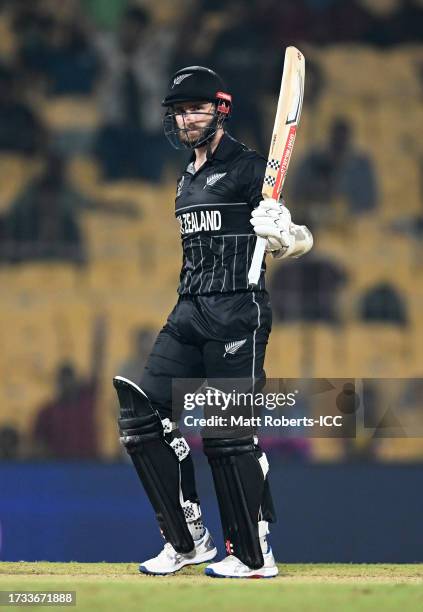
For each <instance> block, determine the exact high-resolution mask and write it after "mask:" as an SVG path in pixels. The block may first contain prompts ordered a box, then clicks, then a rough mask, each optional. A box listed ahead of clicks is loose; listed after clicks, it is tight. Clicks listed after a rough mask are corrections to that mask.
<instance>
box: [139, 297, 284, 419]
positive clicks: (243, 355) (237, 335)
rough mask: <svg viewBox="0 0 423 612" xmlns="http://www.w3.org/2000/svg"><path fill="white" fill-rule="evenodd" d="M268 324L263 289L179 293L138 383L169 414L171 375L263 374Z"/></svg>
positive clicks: (162, 413) (260, 377)
mask: <svg viewBox="0 0 423 612" xmlns="http://www.w3.org/2000/svg"><path fill="white" fill-rule="evenodd" d="M271 326H272V313H271V309H270V304H269V297H268V294H267V292H265V291H258V292H253V291H246V292H236V293H223V294H211V295H202V296H181V297H180V298H179V300H178V303H177V304H176V306H175V308H174V309H173V310H172V312H171V314H170V315H169V317H168V319H167V322H166V324H165V326H164V327H163V329H162V330H161V331H160V333H159V335H158V337H157V339H156V342H155V344H154V346H153V349H152V351H151V354H150V356H149V358H148V360H147V364H146V367H145V370H144V373H143V375H142V378H141V382H140V386H141V388H142V389H143V391H145V393H146V394H147V395H148V397H149V399H150V401H151V403H152V404H153V406H154V408H155V409H156V410H157V411H158V413H159V414H160V417H161V418H162V419H164V418H170V419H171V420H172V379H174V378H197V379H205V378H208V379H210V378H218V379H220V378H243V379H248V378H250V377H251V379H252V380H253V379H254V380H256V381H257V380H263V379H265V373H264V369H263V365H264V357H265V352H266V345H267V342H268V338H269V334H270V331H271Z"/></svg>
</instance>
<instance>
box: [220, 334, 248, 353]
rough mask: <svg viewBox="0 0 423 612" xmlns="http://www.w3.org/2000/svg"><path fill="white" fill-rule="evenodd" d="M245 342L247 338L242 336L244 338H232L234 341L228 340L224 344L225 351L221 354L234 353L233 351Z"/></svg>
mask: <svg viewBox="0 0 423 612" xmlns="http://www.w3.org/2000/svg"><path fill="white" fill-rule="evenodd" d="M246 342H247V338H244V340H234V342H228V343H227V344H225V352H224V354H223V356H224V357H226V355H235V353H236V352H237V351H238V350H239V349H240V348H241V346H244V344H245V343H246Z"/></svg>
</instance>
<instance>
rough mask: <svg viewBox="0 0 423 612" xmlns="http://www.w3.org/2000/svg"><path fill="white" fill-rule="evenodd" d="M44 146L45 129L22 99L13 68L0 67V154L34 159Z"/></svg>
mask: <svg viewBox="0 0 423 612" xmlns="http://www.w3.org/2000/svg"><path fill="white" fill-rule="evenodd" d="M43 143H44V128H43V126H42V124H41V121H40V120H39V119H38V117H37V116H36V114H35V113H34V112H33V111H32V109H31V108H30V107H29V106H28V105H27V104H26V103H25V102H24V100H23V96H21V92H20V88H19V82H18V78H17V77H16V74H15V70H14V69H13V68H7V67H5V66H0V151H5V152H8V153H21V154H23V155H27V156H32V155H35V154H36V153H38V152H39V151H40V150H41V149H42V146H43Z"/></svg>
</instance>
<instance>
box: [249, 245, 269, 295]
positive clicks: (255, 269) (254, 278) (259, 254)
mask: <svg viewBox="0 0 423 612" xmlns="http://www.w3.org/2000/svg"><path fill="white" fill-rule="evenodd" d="M266 242H267V241H266V238H262V237H261V236H257V242H256V246H255V249H254V254H253V259H252V260H251V266H250V269H249V271H248V282H249V284H250V285H257V284H258V281H259V278H260V273H261V264H262V263H263V257H264V252H265V250H266Z"/></svg>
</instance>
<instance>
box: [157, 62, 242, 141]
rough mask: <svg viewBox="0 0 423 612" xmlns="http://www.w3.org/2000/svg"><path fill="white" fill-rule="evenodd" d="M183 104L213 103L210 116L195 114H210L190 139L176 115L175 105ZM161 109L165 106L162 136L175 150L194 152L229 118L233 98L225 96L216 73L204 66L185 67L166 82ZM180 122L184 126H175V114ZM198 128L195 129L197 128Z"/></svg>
mask: <svg viewBox="0 0 423 612" xmlns="http://www.w3.org/2000/svg"><path fill="white" fill-rule="evenodd" d="M182 102H213V103H214V110H213V112H210V113H204V112H202V111H198V114H201V115H204V114H209V115H210V117H211V121H210V123H209V124H208V125H207V126H206V127H204V128H202V129H201V130H200V132H201V133H200V135H199V136H198V138H196V139H192V138H190V134H189V132H190V130H192V129H194V128H189V127H188V126H187V125H186V123H185V118H184V114H183V112H176V110H175V108H174V105H175V104H178V103H182ZM162 106H165V107H167V112H166V115H165V116H164V119H163V128H164V133H165V136H166V137H167V139H168V140H169V142H170V144H171V145H172V146H173V147H174V148H175V149H194V148H195V147H198V146H201V145H203V144H206V143H207V142H209V141H210V140H211V139H212V138H213V136H214V135H215V134H216V131H217V129H218V128H220V127H222V125H223V123H224V122H225V120H226V119H227V118H228V117H229V115H230V113H231V108H232V96H231V95H230V94H229V93H227V90H226V85H225V83H224V82H223V80H222V79H221V78H220V76H219V75H218V74H216V72H214V71H213V70H210V68H205V67H203V66H188V67H187V68H182V70H178V72H175V74H174V75H173V76H172V78H171V79H170V82H169V86H168V90H167V94H166V97H165V98H164V99H163V102H162ZM177 114H179V115H180V116H181V117H182V119H183V127H178V124H177V122H176V115H177ZM197 129H198V128H197Z"/></svg>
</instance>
